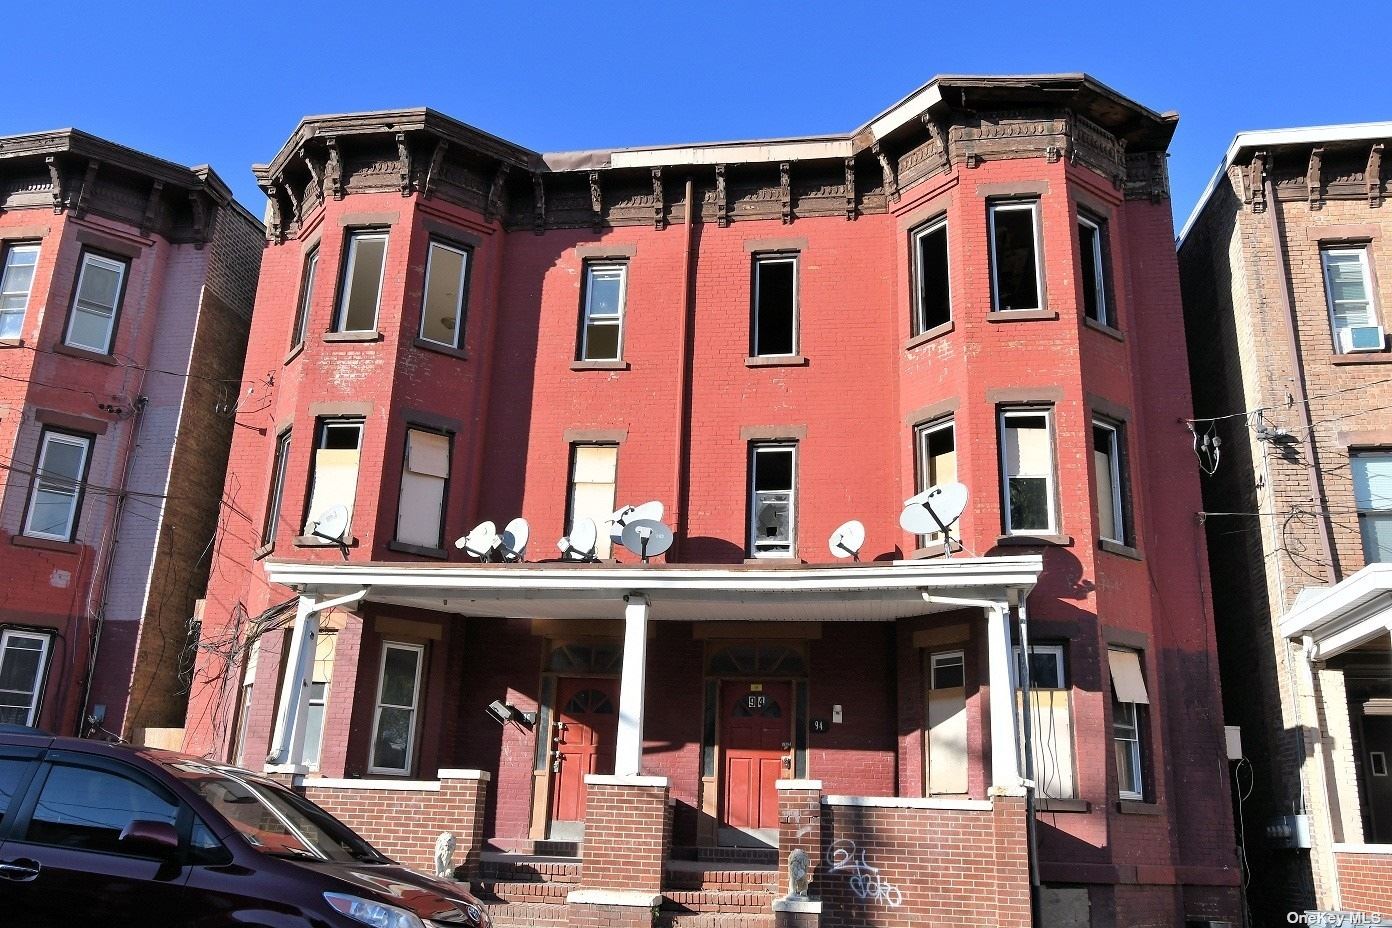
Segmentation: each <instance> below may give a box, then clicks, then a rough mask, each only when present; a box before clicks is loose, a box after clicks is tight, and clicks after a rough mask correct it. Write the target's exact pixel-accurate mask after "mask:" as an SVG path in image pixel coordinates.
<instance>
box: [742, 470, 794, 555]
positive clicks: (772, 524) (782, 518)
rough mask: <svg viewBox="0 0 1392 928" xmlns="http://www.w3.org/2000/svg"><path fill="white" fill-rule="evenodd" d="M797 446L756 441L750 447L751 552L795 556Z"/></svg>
mask: <svg viewBox="0 0 1392 928" xmlns="http://www.w3.org/2000/svg"><path fill="white" fill-rule="evenodd" d="M796 475H797V446H796V445H792V444H788V443H781V444H756V445H752V446H751V447H750V449H749V553H750V554H751V555H752V556H754V557H792V556H793V553H794V550H795V543H796V539H797V534H796V532H797V511H796V502H797V500H796V489H795V486H796V479H795V478H796Z"/></svg>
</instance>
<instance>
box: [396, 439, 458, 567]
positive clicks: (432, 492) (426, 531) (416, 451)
mask: <svg viewBox="0 0 1392 928" xmlns="http://www.w3.org/2000/svg"><path fill="white" fill-rule="evenodd" d="M449 471H450V436H449V435H447V434H445V433H443V432H436V431H433V430H430V429H422V428H409V429H407V430H406V459H405V461H404V462H403V464H402V468H401V497H400V499H399V501H398V505H397V510H396V540H397V541H399V542H401V543H402V544H407V545H416V546H418V547H422V548H440V547H442V546H443V544H444V532H445V500H446V498H447V488H448V486H449Z"/></svg>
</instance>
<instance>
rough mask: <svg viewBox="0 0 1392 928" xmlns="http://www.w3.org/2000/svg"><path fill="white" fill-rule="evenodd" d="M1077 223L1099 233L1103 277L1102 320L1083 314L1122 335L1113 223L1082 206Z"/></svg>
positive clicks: (1098, 324)
mask: <svg viewBox="0 0 1392 928" xmlns="http://www.w3.org/2000/svg"><path fill="white" fill-rule="evenodd" d="M1077 216H1078V219H1077V223H1076V225H1079V226H1080V225H1082V224H1083V223H1087V224H1088V225H1091V226H1092V227H1093V228H1094V229H1095V230H1096V232H1097V251H1098V255H1097V260H1098V262H1099V264H1098V273H1100V274H1101V276H1102V292H1101V294H1100V297H1101V300H1102V318H1100V319H1095V318H1093V317H1092V316H1089V315H1087V313H1086V312H1084V313H1083V318H1084V319H1089V320H1091V321H1092V322H1093V323H1095V324H1096V325H1097V326H1098V327H1100V328H1101V329H1102V330H1103V331H1107V332H1115V333H1116V334H1117V335H1120V334H1121V320H1120V316H1119V314H1118V313H1117V305H1116V288H1115V286H1114V285H1113V283H1112V277H1113V275H1112V225H1111V221H1110V220H1108V219H1107V218H1106V217H1105V216H1102V215H1100V214H1098V213H1097V212H1096V211H1094V210H1090V209H1088V208H1087V207H1086V206H1083V205H1082V204H1078V207H1077ZM1082 244H1083V243H1082V236H1081V235H1079V236H1078V271H1079V273H1078V279H1079V280H1082Z"/></svg>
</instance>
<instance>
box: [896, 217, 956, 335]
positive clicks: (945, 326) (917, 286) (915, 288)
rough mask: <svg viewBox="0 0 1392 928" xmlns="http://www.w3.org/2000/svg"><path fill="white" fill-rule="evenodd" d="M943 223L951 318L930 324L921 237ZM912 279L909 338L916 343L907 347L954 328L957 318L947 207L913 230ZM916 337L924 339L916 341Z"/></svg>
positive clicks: (911, 235)
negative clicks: (924, 308) (921, 255)
mask: <svg viewBox="0 0 1392 928" xmlns="http://www.w3.org/2000/svg"><path fill="white" fill-rule="evenodd" d="M939 226H941V227H942V230H943V236H944V237H945V238H946V240H947V319H946V321H944V322H939V323H935V324H933V325H931V326H930V325H928V324H927V319H926V318H925V317H924V315H923V280H922V276H923V268H922V267H921V265H920V261H919V244H918V240H919V238H921V237H923V236H926V235H928V234H929V233H931V232H933V231H934V230H935V229H936V228H938V227H939ZM909 281H910V285H911V288H912V289H911V291H910V293H909V339H910V340H911V341H912V342H913V343H912V344H910V345H906V346H905V347H915V346H916V345H918V344H922V341H928V340H929V339H930V338H931V337H932V336H933V335H935V334H942V333H944V332H949V331H951V326H952V325H953V323H954V322H955V321H956V318H955V315H954V314H953V312H952V229H951V227H950V226H949V224H948V216H947V210H946V209H944V210H942V211H941V212H938V213H935V214H933V215H932V216H930V217H928V218H927V219H925V220H923V221H922V222H920V223H918V224H917V225H915V226H914V227H913V228H911V229H910V230H909ZM916 339H922V341H914V340H916Z"/></svg>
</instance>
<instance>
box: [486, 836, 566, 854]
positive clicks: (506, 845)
mask: <svg viewBox="0 0 1392 928" xmlns="http://www.w3.org/2000/svg"><path fill="white" fill-rule="evenodd" d="M484 846H485V847H486V848H487V849H488V851H490V852H493V853H501V854H538V855H541V856H543V857H579V856H580V842H579V841H533V840H532V839H530V838H489V839H488V841H487V842H486V843H485V845H484Z"/></svg>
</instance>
